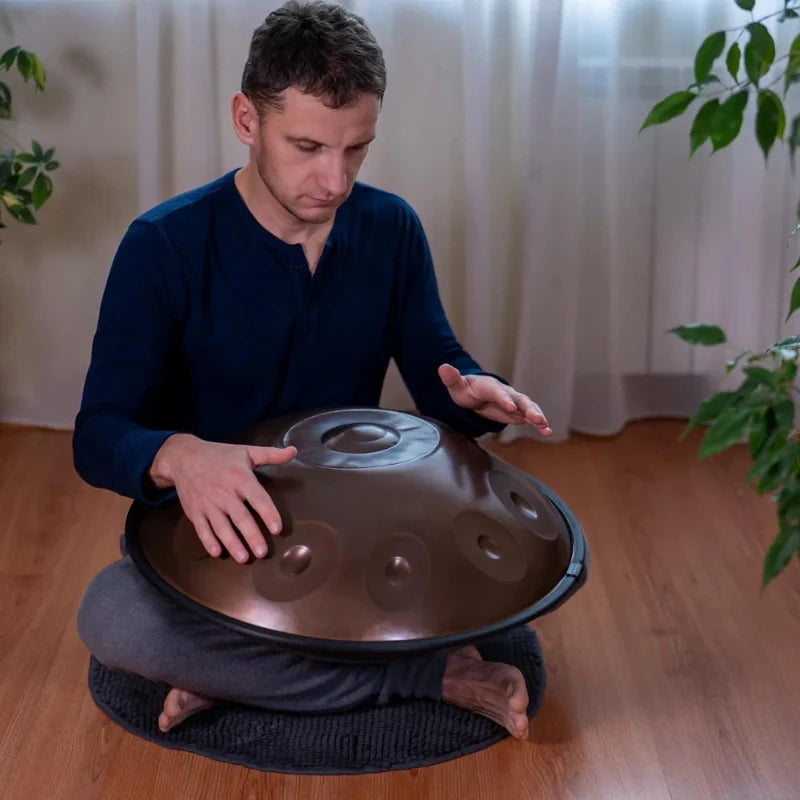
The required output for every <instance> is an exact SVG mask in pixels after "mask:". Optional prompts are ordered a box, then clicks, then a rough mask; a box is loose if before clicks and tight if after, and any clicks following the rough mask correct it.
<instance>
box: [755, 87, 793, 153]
mask: <svg viewBox="0 0 800 800" xmlns="http://www.w3.org/2000/svg"><path fill="white" fill-rule="evenodd" d="M785 127H786V115H785V113H784V110H783V103H781V101H780V100H779V99H778V96H777V95H776V94H775V93H774V92H767V91H761V92H759V93H758V113H757V114H756V139H758V143H759V145H760V146H761V149H762V150H763V152H764V159H767V158H768V157H769V151H770V149H771V148H772V145H773V144H774V143H775V138H776V137H778V138H780V134H779V131H780V130H781V129H782V128H785Z"/></svg>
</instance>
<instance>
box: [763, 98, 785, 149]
mask: <svg viewBox="0 0 800 800" xmlns="http://www.w3.org/2000/svg"><path fill="white" fill-rule="evenodd" d="M758 95H759V96H758V102H759V103H761V102H768V100H772V102H773V104H774V105H775V108H777V109H778V131H777V136H778V138H779V139H783V134H784V133H786V110H785V109H784V107H783V101H782V100H781V99H780V97H778V95H777V94H775V92H773V91H772V89H762V90H761V91H760V92H759V93H758ZM762 95H763V97H764V100H763V101H762V99H761V97H762Z"/></svg>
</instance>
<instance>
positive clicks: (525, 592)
mask: <svg viewBox="0 0 800 800" xmlns="http://www.w3.org/2000/svg"><path fill="white" fill-rule="evenodd" d="M237 441H240V442H247V443H249V444H254V445H273V446H283V445H290V444H291V445H295V446H296V447H297V451H298V454H297V457H296V458H295V459H294V460H293V461H292V462H290V463H289V464H286V465H283V466H277V467H273V466H266V467H259V468H258V469H257V476H258V478H259V480H260V481H261V483H262V484H263V485H264V487H265V488H266V490H267V491H268V492H269V494H270V496H271V497H272V498H273V500H274V501H275V504H276V506H277V507H278V509H279V511H280V513H281V517H282V520H283V532H282V533H281V534H280V535H278V536H272V535H271V534H269V533H268V532H267V531H266V529H265V528H264V526H263V524H262V525H261V529H262V531H263V532H264V534H265V537H266V539H267V542H268V547H269V550H268V554H267V556H266V557H265V558H262V559H256V558H254V557H251V559H250V560H249V561H248V563H246V564H239V563H237V562H236V561H234V560H233V559H232V558H230V557H222V558H212V557H211V556H209V555H208V554H207V553H206V552H205V550H204V548H203V546H202V545H201V543H200V542H199V540H198V538H197V536H196V535H195V533H194V529H193V527H192V525H191V523H190V522H189V520H188V519H187V518H186V517H185V516H184V514H183V512H182V510H181V508H180V505H179V504H178V502H177V500H176V501H174V502H172V503H170V504H167V505H164V506H159V507H145V506H142V505H140V504H134V508H132V509H131V514H130V515H129V521H128V522H129V524H128V526H127V539H128V543H129V549H130V550H131V552H132V554H133V556H134V560H135V561H136V562H137V564H138V565H139V567H140V569H142V571H143V572H144V573H145V574H146V575H148V577H150V578H151V580H153V581H154V582H155V583H156V584H158V585H159V586H161V587H162V588H164V589H166V590H167V591H169V592H170V594H172V596H174V597H176V599H178V600H179V601H181V602H185V603H188V604H189V605H191V606H192V607H194V608H196V609H198V610H200V611H203V612H205V613H208V614H210V615H212V616H214V617H215V618H216V619H218V620H220V621H221V622H223V623H225V624H229V625H232V626H234V627H237V628H240V629H242V630H247V631H249V632H251V633H254V634H256V635H262V636H265V637H267V638H272V639H275V640H276V641H279V642H282V643H284V644H286V645H289V646H297V647H299V648H300V649H303V650H307V651H309V650H310V651H312V652H318V653H319V654H325V655H332V656H336V655H337V654H343V655H349V656H352V655H358V654H367V655H368V654H383V655H391V654H393V653H399V652H409V651H412V650H423V649H431V648H432V647H433V646H435V645H441V644H442V643H457V642H459V641H466V640H470V641H474V640H475V639H476V638H479V637H480V636H481V635H488V634H489V633H492V632H495V631H497V630H500V629H502V628H504V627H509V626H510V625H511V624H519V623H521V622H523V621H527V620H528V619H531V618H533V617H535V616H538V615H539V614H541V613H545V612H546V611H549V610H552V608H554V607H555V606H557V605H559V604H560V603H561V602H563V601H564V600H565V599H566V598H567V597H568V596H569V595H570V594H571V593H572V592H574V591H575V590H576V589H577V588H578V587H579V586H580V585H581V584H582V583H583V581H584V580H585V576H586V567H587V563H586V560H587V549H586V545H585V541H584V537H583V533H582V531H581V529H580V526H579V525H578V523H577V521H575V519H574V518H573V517H572V515H571V514H570V512H569V510H568V509H567V508H566V507H565V506H564V504H563V503H562V502H561V501H560V500H559V499H558V498H556V497H555V496H554V495H553V494H552V492H550V491H549V490H548V489H547V488H546V487H544V486H543V485H542V484H540V483H538V482H537V481H535V480H534V479H533V478H531V477H530V476H528V475H527V474H525V473H523V472H521V471H520V470H517V469H516V468H514V467H513V466H511V465H509V464H507V463H505V462H504V461H502V460H501V459H499V458H497V457H496V456H494V455H492V454H490V453H488V452H487V451H486V450H484V449H483V448H482V447H480V446H479V445H478V444H477V443H476V442H474V441H473V440H472V439H469V438H468V437H465V436H463V435H461V434H459V433H456V432H454V431H452V430H451V429H449V428H447V427H446V426H443V425H441V424H439V423H437V422H435V421H433V420H429V419H425V418H422V417H417V416H414V415H411V414H405V413H401V412H395V411H386V410H382V409H355V408H345V409H334V410H330V411H322V412H318V413H310V414H306V415H293V416H291V417H285V418H281V419H275V420H269V421H267V422H264V423H263V424H261V425H259V426H257V427H256V428H254V429H252V430H250V431H248V432H247V433H245V434H243V435H242V437H241V438H239V439H237Z"/></svg>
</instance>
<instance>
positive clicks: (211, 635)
mask: <svg viewBox="0 0 800 800" xmlns="http://www.w3.org/2000/svg"><path fill="white" fill-rule="evenodd" d="M78 632H79V633H80V636H81V639H83V642H84V644H85V645H86V647H87V648H88V649H89V651H90V652H91V653H93V654H94V656H95V658H97V660H98V661H99V662H100V663H101V664H104V665H105V666H107V667H110V668H112V669H119V670H124V671H126V672H133V673H136V674H138V675H142V676H144V677H145V678H149V679H151V680H155V681H163V682H165V683H168V684H169V685H170V686H179V687H180V688H182V689H188V690H189V691H192V692H197V693H199V694H203V695H206V696H208V697H214V698H216V699H219V700H230V701H234V702H238V703H246V704H249V705H253V706H260V707H261V708H267V709H272V710H274V711H301V712H302V711H305V712H324V711H341V710H344V709H348V708H353V707H354V706H358V705H361V704H364V703H375V704H385V703H388V702H389V701H390V700H391V699H392V698H394V697H401V698H406V697H427V698H431V699H435V700H441V696H442V677H443V676H444V670H445V666H446V662H447V654H446V653H444V652H437V653H433V654H432V655H424V656H413V657H409V658H405V659H402V660H398V661H390V662H386V663H374V664H373V663H366V664H340V663H335V662H330V661H322V660H315V659H312V658H307V657H304V656H299V655H295V654H293V653H291V652H288V651H286V650H282V649H280V648H277V647H275V646H274V645H271V644H269V643H267V642H265V641H262V640H260V639H257V638H256V637H251V636H247V635H246V634H243V633H239V632H237V631H234V630H231V629H229V628H226V627H224V626H223V625H220V624H218V623H216V622H213V621H211V620H209V619H206V618H205V617H203V616H201V615H199V614H195V613H192V612H191V611H189V610H187V609H185V608H183V607H182V606H180V605H178V604H177V603H175V602H174V601H172V600H170V599H169V598H168V597H166V596H165V595H164V594H163V593H162V592H160V591H159V590H158V589H156V588H155V587H154V586H153V585H152V584H150V583H149V582H148V581H147V580H146V579H145V578H144V576H143V575H142V574H141V573H140V572H139V570H138V568H137V567H136V565H135V564H134V563H133V561H132V560H131V558H130V556H124V557H123V558H121V559H120V560H119V561H115V562H114V563H113V564H110V565H109V566H108V567H106V568H105V569H104V570H102V571H101V572H100V573H98V575H97V576H95V578H94V579H93V580H92V582H91V583H90V584H89V586H88V588H87V589H86V592H85V593H84V595H83V598H82V599H81V602H80V606H79V608H78Z"/></svg>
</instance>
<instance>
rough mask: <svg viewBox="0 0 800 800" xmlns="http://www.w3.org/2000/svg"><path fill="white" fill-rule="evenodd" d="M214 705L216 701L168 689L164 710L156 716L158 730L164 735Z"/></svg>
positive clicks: (179, 690)
mask: <svg viewBox="0 0 800 800" xmlns="http://www.w3.org/2000/svg"><path fill="white" fill-rule="evenodd" d="M216 704H217V701H216V700H213V699H212V698H210V697H204V696H203V695H202V694H194V693H193V692H188V691H186V689H178V688H173V689H170V690H169V693H168V694H167V696H166V697H165V698H164V709H163V710H162V712H161V713H160V714H159V715H158V728H159V730H160V731H161V732H162V733H166V732H167V731H168V730H171V729H172V728H174V727H175V726H176V725H180V724H181V722H183V721H184V720H185V719H186V718H187V717H190V716H192V714H196V713H197V712H198V711H203V709H206V708H211V707H212V706H215V705H216Z"/></svg>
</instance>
